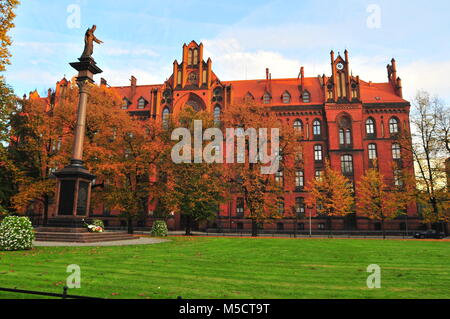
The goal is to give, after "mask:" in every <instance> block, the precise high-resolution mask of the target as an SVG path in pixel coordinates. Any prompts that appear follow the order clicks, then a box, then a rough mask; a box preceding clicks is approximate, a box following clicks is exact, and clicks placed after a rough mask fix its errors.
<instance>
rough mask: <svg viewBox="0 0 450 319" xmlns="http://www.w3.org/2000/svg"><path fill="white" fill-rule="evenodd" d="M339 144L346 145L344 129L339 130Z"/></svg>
mask: <svg viewBox="0 0 450 319" xmlns="http://www.w3.org/2000/svg"><path fill="white" fill-rule="evenodd" d="M339 144H340V145H344V144H345V132H344V129H343V128H340V129H339Z"/></svg>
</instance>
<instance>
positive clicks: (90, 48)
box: [81, 24, 103, 58]
mask: <svg viewBox="0 0 450 319" xmlns="http://www.w3.org/2000/svg"><path fill="white" fill-rule="evenodd" d="M95 29H97V26H96V25H95V24H94V25H93V26H92V28H90V29H87V31H86V34H85V36H84V51H83V54H82V55H81V58H90V57H91V56H92V53H93V52H94V41H95V42H96V43H98V44H100V43H103V41H101V40H99V39H97V38H96V37H95V35H94V32H95Z"/></svg>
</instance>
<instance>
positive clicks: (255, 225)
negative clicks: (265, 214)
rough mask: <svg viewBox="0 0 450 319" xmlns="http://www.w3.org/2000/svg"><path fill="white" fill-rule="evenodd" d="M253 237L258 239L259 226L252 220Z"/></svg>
mask: <svg viewBox="0 0 450 319" xmlns="http://www.w3.org/2000/svg"><path fill="white" fill-rule="evenodd" d="M252 237H258V224H257V223H256V220H254V219H252Z"/></svg>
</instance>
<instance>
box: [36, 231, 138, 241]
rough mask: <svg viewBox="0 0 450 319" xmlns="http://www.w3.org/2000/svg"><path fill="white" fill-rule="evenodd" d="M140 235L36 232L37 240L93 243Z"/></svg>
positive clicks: (129, 238) (126, 238)
mask: <svg viewBox="0 0 450 319" xmlns="http://www.w3.org/2000/svg"><path fill="white" fill-rule="evenodd" d="M137 238H138V237H136V236H133V235H130V234H127V233H113V232H103V233H89V232H82V233H76V232H42V231H38V232H36V239H35V240H36V241H53V242H77V243H93V242H103V241H116V240H131V239H137Z"/></svg>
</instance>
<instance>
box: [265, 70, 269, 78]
mask: <svg viewBox="0 0 450 319" xmlns="http://www.w3.org/2000/svg"><path fill="white" fill-rule="evenodd" d="M268 79H269V68H266V80H268Z"/></svg>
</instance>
